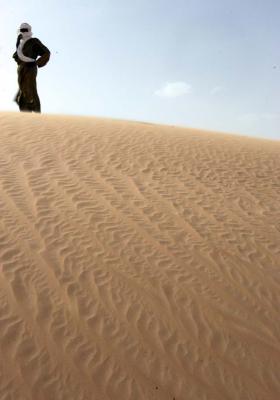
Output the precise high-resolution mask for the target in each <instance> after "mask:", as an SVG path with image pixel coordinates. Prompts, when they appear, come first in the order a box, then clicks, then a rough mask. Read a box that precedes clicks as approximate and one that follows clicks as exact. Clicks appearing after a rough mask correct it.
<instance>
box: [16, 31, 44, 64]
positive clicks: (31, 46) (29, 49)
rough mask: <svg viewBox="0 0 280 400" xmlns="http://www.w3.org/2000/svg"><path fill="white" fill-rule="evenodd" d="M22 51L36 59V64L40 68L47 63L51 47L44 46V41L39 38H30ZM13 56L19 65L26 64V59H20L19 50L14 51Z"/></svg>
mask: <svg viewBox="0 0 280 400" xmlns="http://www.w3.org/2000/svg"><path fill="white" fill-rule="evenodd" d="M22 52H23V54H24V55H25V56H26V57H30V58H33V59H34V60H36V62H35V63H34V64H36V65H37V66H38V67H39V68H40V67H43V66H44V65H46V64H47V62H48V61H49V59H50V55H51V53H50V51H49V49H48V48H47V47H46V46H44V45H43V43H42V42H40V40H39V39H37V38H31V39H29V40H28V41H27V42H26V43H25V45H24V46H23V49H22ZM38 57H39V58H38ZM13 58H14V59H15V61H16V62H17V63H18V64H19V65H21V64H26V63H25V62H24V61H21V60H20V58H19V57H18V54H17V52H15V53H14V55H13ZM37 58H38V59H37ZM28 64H33V63H28Z"/></svg>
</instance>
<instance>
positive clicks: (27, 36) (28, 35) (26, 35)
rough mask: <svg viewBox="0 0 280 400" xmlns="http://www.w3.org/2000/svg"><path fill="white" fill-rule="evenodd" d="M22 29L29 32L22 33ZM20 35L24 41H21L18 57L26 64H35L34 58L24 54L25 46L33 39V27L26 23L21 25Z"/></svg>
mask: <svg viewBox="0 0 280 400" xmlns="http://www.w3.org/2000/svg"><path fill="white" fill-rule="evenodd" d="M21 29H27V30H28V31H27V32H20V30H21ZM18 34H20V35H22V39H21V40H20V43H19V46H18V48H17V54H18V57H19V58H20V60H21V61H24V62H34V61H35V60H34V59H33V58H30V57H26V56H25V55H24V54H23V52H22V49H23V46H24V45H25V43H26V42H27V41H28V40H29V39H31V37H32V28H31V26H30V25H29V24H27V23H26V22H24V23H23V24H21V25H20V27H19V30H18Z"/></svg>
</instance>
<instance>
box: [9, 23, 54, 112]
mask: <svg viewBox="0 0 280 400" xmlns="http://www.w3.org/2000/svg"><path fill="white" fill-rule="evenodd" d="M18 33H19V35H18V38H17V44H16V48H17V50H16V52H15V53H14V55H13V58H14V59H15V61H16V62H17V64H18V70H17V71H18V85H19V90H18V93H17V95H16V97H15V101H16V103H17V104H18V106H19V109H20V111H29V112H32V111H33V112H38V113H40V112H41V104H40V99H39V96H38V93H37V83H36V77H37V67H39V68H41V67H43V66H44V65H46V64H47V62H48V61H49V59H50V51H49V49H48V48H47V47H46V46H44V45H43V44H42V43H41V42H40V40H39V39H36V38H33V37H32V30H31V26H30V25H29V24H27V23H23V24H21V25H20V28H19V32H18ZM38 57H39V58H38Z"/></svg>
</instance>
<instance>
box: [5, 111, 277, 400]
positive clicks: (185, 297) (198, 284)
mask: <svg viewBox="0 0 280 400" xmlns="http://www.w3.org/2000/svg"><path fill="white" fill-rule="evenodd" d="M279 200H280V142H272V141H268V140H259V139H251V138H247V137H239V136H234V135H225V134H217V133H211V132H201V131H196V130H191V129H183V128H175V127H167V126H158V125H153V124H141V123H133V122H127V121H113V120H112V121H111V120H105V119H98V118H87V117H84V118H82V117H64V116H60V117H58V116H42V115H27V114H26V115H23V114H13V113H2V114H0V266H1V269H0V399H1V400H31V399H32V400H92V399H94V400H95V399H96V400H103V399H104V400H106V399H116V400H124V399H131V400H138V399H143V400H150V399H151V400H156V399H160V400H174V399H176V400H192V399H193V400H210V399H211V400H278V399H280V341H279V339H280V317H279V309H280V211H279V210H280V208H279V205H280V204H279Z"/></svg>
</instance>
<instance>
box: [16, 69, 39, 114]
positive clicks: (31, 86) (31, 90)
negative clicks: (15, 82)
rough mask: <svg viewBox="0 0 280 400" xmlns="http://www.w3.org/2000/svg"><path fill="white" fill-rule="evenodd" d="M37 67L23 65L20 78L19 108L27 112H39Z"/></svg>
mask: <svg viewBox="0 0 280 400" xmlns="http://www.w3.org/2000/svg"><path fill="white" fill-rule="evenodd" d="M36 76H37V67H36V66H28V65H27V66H25V67H24V73H23V74H22V79H21V92H22V95H21V101H20V104H19V105H20V110H21V111H29V112H32V111H34V112H37V113H40V112H41V104H40V99H39V96H38V93H37V84H36Z"/></svg>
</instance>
